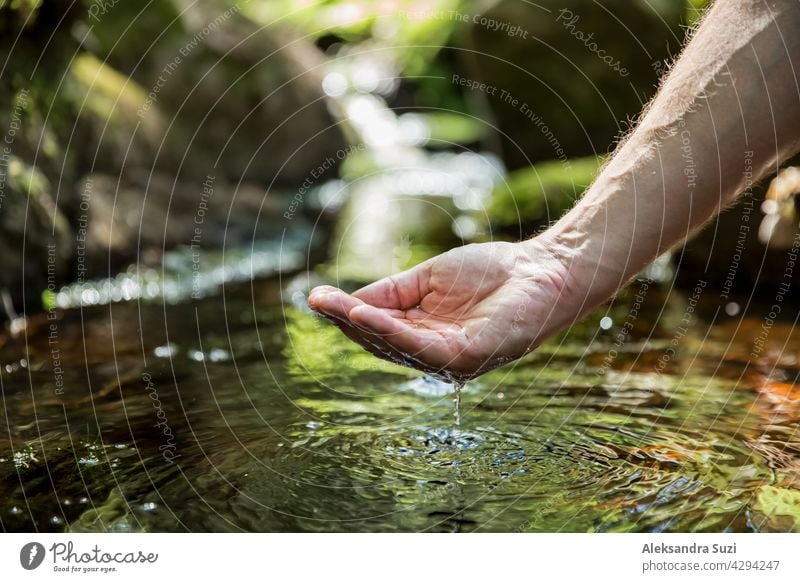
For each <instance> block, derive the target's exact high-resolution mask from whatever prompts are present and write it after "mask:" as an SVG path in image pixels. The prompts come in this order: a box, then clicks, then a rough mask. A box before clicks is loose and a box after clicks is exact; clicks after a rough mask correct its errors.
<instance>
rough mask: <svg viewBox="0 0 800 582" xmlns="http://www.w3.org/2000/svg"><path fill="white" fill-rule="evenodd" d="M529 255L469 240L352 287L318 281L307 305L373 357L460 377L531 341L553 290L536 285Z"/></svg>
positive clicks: (507, 356)
mask: <svg viewBox="0 0 800 582" xmlns="http://www.w3.org/2000/svg"><path fill="white" fill-rule="evenodd" d="M529 263H530V261H529V260H528V259H527V257H523V255H521V253H520V252H519V250H518V247H517V246H516V245H513V244H511V243H486V244H480V245H468V246H465V247H460V248H457V249H453V250H452V251H449V252H447V253H445V254H443V255H440V256H438V257H434V258H433V259H430V260H429V261H426V262H425V263H422V264H421V265H418V266H417V267H414V268H413V269H410V270H408V271H405V272H403V273H400V274H398V275H395V276H392V277H388V278H386V279H382V280H380V281H377V282H375V283H373V284H371V285H368V286H367V287H364V288H363V289H360V290H359V291H356V292H355V293H353V294H352V295H348V294H347V293H344V292H343V291H341V290H339V289H336V288H334V287H318V288H316V289H314V290H313V291H312V293H311V295H310V296H309V305H310V306H311V307H312V308H313V309H314V310H315V311H318V312H320V313H321V314H322V315H324V316H326V317H327V318H328V319H330V320H331V321H332V322H333V323H335V324H336V325H337V326H338V327H339V328H340V329H341V330H342V331H343V332H344V333H345V334H346V335H347V336H348V337H349V338H350V339H352V340H353V341H355V342H357V343H359V344H361V345H362V346H363V347H364V348H366V349H367V350H369V351H370V352H372V353H373V354H375V355H377V356H379V357H382V358H385V359H389V360H392V361H395V362H398V363H402V364H406V365H409V366H412V367H415V368H419V369H422V370H425V371H427V372H430V373H433V374H436V375H439V376H442V377H446V378H449V379H467V378H471V377H474V376H477V375H480V374H482V373H484V372H486V371H488V370H490V369H492V368H494V367H497V366H498V365H500V364H502V363H504V362H506V361H509V360H511V359H514V358H517V357H520V356H521V355H523V354H524V353H525V352H526V351H528V350H529V349H530V348H531V347H532V345H531V344H532V341H533V339H534V336H535V334H534V333H533V329H534V328H535V327H536V326H537V324H539V325H538V326H539V327H541V325H540V324H541V322H540V321H539V322H537V321H535V320H537V319H539V317H538V316H537V314H541V312H542V311H546V309H547V308H549V309H552V290H548V292H545V293H537V292H536V291H537V289H538V291H542V289H541V288H540V287H538V286H537V285H536V284H534V283H532V280H533V279H531V278H530V277H529V275H530V274H531V272H532V271H531V269H530V267H531V265H530V264H529ZM542 299H544V300H545V301H544V302H542V301H541V300H542ZM532 303H533V304H534V305H532ZM536 303H542V305H541V309H535V308H534V307H535V304H536Z"/></svg>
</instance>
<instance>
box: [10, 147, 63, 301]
mask: <svg viewBox="0 0 800 582" xmlns="http://www.w3.org/2000/svg"><path fill="white" fill-rule="evenodd" d="M51 192H52V187H51V184H50V182H49V181H48V180H47V178H45V176H44V175H43V174H42V173H41V172H40V171H38V170H37V169H35V168H33V167H31V166H29V165H27V164H25V163H24V162H23V161H22V160H20V159H19V158H17V157H16V156H13V155H12V156H6V155H0V255H2V257H3V269H2V270H0V287H2V288H4V289H5V290H7V291H8V293H9V296H10V299H11V300H12V302H13V305H14V308H15V309H16V310H17V311H21V310H22V309H23V307H25V309H26V310H27V309H28V308H29V306H30V308H32V309H34V310H35V309H37V308H38V307H40V305H41V293H42V291H44V290H45V289H46V288H47V287H48V285H52V286H57V285H59V284H60V283H62V282H63V281H64V280H65V278H66V277H67V272H68V266H69V262H70V257H71V255H72V241H71V237H70V228H69V225H68V223H67V221H66V219H65V218H64V216H63V215H62V214H61V212H59V210H58V209H57V208H56V205H55V203H54V202H53V197H52V195H51Z"/></svg>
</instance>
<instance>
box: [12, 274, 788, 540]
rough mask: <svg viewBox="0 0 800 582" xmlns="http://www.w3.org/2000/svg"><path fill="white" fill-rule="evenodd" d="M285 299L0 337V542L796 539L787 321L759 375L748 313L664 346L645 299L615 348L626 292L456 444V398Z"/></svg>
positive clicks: (37, 324)
mask: <svg viewBox="0 0 800 582" xmlns="http://www.w3.org/2000/svg"><path fill="white" fill-rule="evenodd" d="M286 287H287V282H286V281H277V280H274V281H266V282H259V283H255V284H253V285H250V284H249V283H244V284H238V285H229V286H226V287H225V288H224V292H223V293H220V294H218V295H214V296H211V297H207V298H204V299H202V300H196V301H191V300H187V301H184V302H183V303H179V304H177V305H168V306H165V305H163V304H159V303H158V302H157V301H156V302H148V303H136V302H123V303H116V304H112V305H105V306H97V307H91V308H84V309H82V310H81V309H73V310H66V311H63V312H60V311H59V312H53V313H54V314H57V317H55V318H53V317H52V316H51V317H48V315H47V314H44V315H41V316H38V317H36V318H32V319H31V320H30V321H29V323H28V327H27V329H26V330H25V331H24V332H21V333H18V334H17V335H14V336H12V335H9V334H6V335H4V336H2V338H0V343H2V352H0V354H2V362H1V363H2V370H1V371H0V380H2V410H3V414H2V415H1V416H0V476H2V480H0V528H1V529H2V530H4V531H63V530H65V529H71V530H73V531H281V532H283V531H461V532H467V531H503V532H509V531H530V532H535V531H580V532H583V531H793V530H798V529H800V461H799V459H800V437H799V436H798V432H797V419H798V417H799V416H800V388H798V386H797V385H796V384H795V381H796V380H797V374H798V361H800V360H798V357H800V340H798V336H797V334H793V333H792V327H791V325H790V323H781V322H776V323H775V324H774V325H773V327H772V328H771V331H770V334H769V337H768V338H767V340H766V343H765V348H764V350H763V351H762V352H761V353H760V354H758V355H757V356H756V357H754V356H753V354H752V349H753V343H754V338H756V337H757V335H758V332H759V331H760V330H761V329H762V323H763V319H762V318H761V317H760V316H759V315H758V313H757V311H758V310H757V309H756V308H753V309H752V313H751V314H750V315H746V316H742V315H739V316H737V317H730V316H727V315H724V312H721V311H720V310H719V309H716V308H714V307H713V306H711V307H709V308H708V309H706V310H705V311H702V310H698V312H697V315H696V316H695V317H694V319H693V322H692V325H691V326H689V329H688V331H687V333H685V334H681V335H680V337H678V339H677V344H674V342H673V340H674V339H675V338H676V336H677V334H676V329H678V328H677V326H676V325H675V323H674V322H675V321H676V320H679V319H680V318H681V316H682V315H683V313H684V309H685V307H686V300H685V298H681V297H680V296H679V295H676V294H673V296H672V298H671V299H669V300H668V301H665V300H664V298H663V296H660V295H659V294H658V293H656V292H655V291H651V293H650V295H649V296H648V298H647V301H646V305H643V306H641V307H639V308H637V311H639V313H638V315H637V316H636V318H635V321H634V324H633V328H632V331H631V332H630V333H629V334H628V335H625V336H624V337H623V340H624V341H619V338H620V337H621V336H620V330H621V329H622V325H623V323H624V322H625V321H627V320H628V319H629V315H630V313H631V302H632V301H633V299H632V298H633V295H634V293H633V292H631V293H628V294H627V295H624V296H623V297H622V298H621V299H620V301H618V303H617V305H616V306H614V307H613V308H612V309H611V310H610V311H609V312H608V313H606V311H605V309H604V310H602V313H600V312H598V313H597V314H595V315H594V316H592V317H590V318H589V319H588V320H587V321H586V322H585V323H583V324H581V325H580V326H578V327H576V328H575V329H574V330H572V332H571V333H569V334H568V335H562V336H561V337H559V338H556V339H555V340H554V341H552V342H550V343H548V344H546V345H545V346H543V347H542V348H541V349H540V350H538V351H537V352H536V353H535V354H533V355H532V356H530V357H528V358H526V359H525V360H523V361H522V362H520V363H517V364H516V365H512V366H507V367H505V368H503V369H500V370H497V371H495V372H493V373H491V374H488V375H486V376H485V377H482V378H480V379H478V380H476V381H473V382H471V383H468V384H467V386H466V387H465V388H464V390H463V393H462V395H461V399H462V403H461V405H462V408H461V422H460V426H457V427H456V426H455V423H454V417H453V393H452V387H450V386H448V385H445V384H442V383H439V382H436V381H433V380H430V379H426V378H424V377H422V376H421V375H419V374H418V373H416V372H413V371H411V370H407V369H404V368H400V367H397V366H394V365H391V364H388V363H383V362H381V361H379V360H377V359H375V358H374V357H372V356H371V355H369V354H366V353H364V352H362V351H360V350H359V349H358V348H357V347H356V346H355V345H352V344H351V343H350V342H349V341H347V340H346V339H345V338H344V337H343V336H341V335H340V334H339V332H338V331H337V330H335V329H333V328H332V327H331V326H329V325H327V324H325V323H324V322H322V321H321V320H319V319H317V318H316V317H314V316H313V315H311V314H309V313H308V312H306V311H304V310H303V309H302V301H301V300H300V299H302V298H301V297H298V294H297V293H295V297H294V302H292V301H291V299H290V298H287V297H286V294H285V293H282V288H286ZM603 316H608V317H610V318H611V324H612V325H611V327H610V329H607V330H605V329H602V327H608V320H606V321H605V322H604V324H603V326H602V327H601V326H600V325H599V324H598V322H599V321H600V318H601V317H603ZM711 321H713V325H712V326H710V327H709V326H708V323H709V322H711ZM51 326H55V327H51ZM53 330H55V331H53ZM671 345H676V346H677V347H676V348H675V349H674V355H671V356H670V357H668V358H665V356H664V354H667V353H670V350H669V348H670V346H671ZM659 362H661V363H659ZM59 392H61V393H59Z"/></svg>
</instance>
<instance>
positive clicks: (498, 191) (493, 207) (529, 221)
mask: <svg viewBox="0 0 800 582" xmlns="http://www.w3.org/2000/svg"><path fill="white" fill-rule="evenodd" d="M601 163H602V158H598V157H587V158H576V159H574V160H568V161H566V162H560V161H553V162H542V163H540V164H536V165H535V166H530V167H528V168H523V169H521V170H516V171H514V172H511V173H510V174H509V176H508V178H507V179H506V181H505V182H504V183H502V184H500V185H499V186H498V187H497V188H495V190H494V192H492V196H491V199H490V201H489V206H488V214H489V219H490V220H491V222H492V224H494V225H495V226H498V227H500V228H501V229H502V228H514V227H517V226H518V225H522V226H523V227H527V226H536V225H540V224H546V223H548V222H550V221H552V220H556V219H557V218H559V217H560V216H561V215H562V214H563V213H564V212H566V211H567V210H568V209H569V208H571V207H572V205H573V204H574V203H575V200H576V199H578V198H579V197H580V196H581V194H582V193H583V191H584V190H585V189H586V188H587V187H588V186H589V185H590V184H591V182H592V180H593V179H594V177H595V175H596V174H597V171H598V169H599V168H600V165H601ZM523 229H524V230H527V228H523Z"/></svg>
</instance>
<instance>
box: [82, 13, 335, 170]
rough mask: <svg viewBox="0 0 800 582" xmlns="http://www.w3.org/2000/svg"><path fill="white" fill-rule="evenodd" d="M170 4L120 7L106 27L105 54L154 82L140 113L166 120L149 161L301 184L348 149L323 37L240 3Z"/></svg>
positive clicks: (100, 35)
mask: <svg viewBox="0 0 800 582" xmlns="http://www.w3.org/2000/svg"><path fill="white" fill-rule="evenodd" d="M160 4H161V5H160V6H158V7H152V8H148V9H147V10H145V11H144V13H143V14H142V15H141V17H140V16H138V13H139V12H140V7H134V6H132V5H131V7H130V8H126V7H123V6H121V5H120V6H115V8H114V10H113V11H109V13H108V14H107V15H104V17H103V19H102V21H101V22H100V23H99V24H98V25H97V26H98V32H97V39H98V44H99V46H98V53H99V55H100V57H101V59H102V58H103V57H104V56H105V54H106V53H107V54H108V57H109V58H110V60H111V63H112V64H113V66H114V67H115V68H116V69H117V70H119V71H120V72H122V73H123V74H124V75H129V76H130V77H131V78H132V79H133V80H134V81H135V82H136V83H137V84H138V86H139V87H141V88H143V90H144V93H145V98H144V101H143V102H142V104H141V105H140V106H139V107H138V109H137V112H136V116H135V118H134V119H135V120H136V121H140V120H141V121H142V122H144V123H155V124H158V123H159V121H158V120H161V121H160V122H161V123H164V127H165V128H166V129H165V130H164V132H162V135H161V136H160V138H162V139H163V143H162V144H161V145H160V148H159V150H158V152H157V153H156V154H154V155H153V156H152V157H151V159H150V160H149V164H148V166H156V167H157V168H158V169H159V170H160V171H165V172H171V173H179V174H180V175H181V176H188V177H189V178H195V177H196V176H204V175H205V174H207V173H209V172H215V173H217V174H219V175H224V176H226V177H227V178H228V179H230V180H238V179H240V178H242V179H244V180H247V181H260V182H264V183H265V184H272V183H273V182H277V183H283V184H295V183H300V182H302V181H303V180H304V179H305V178H306V177H307V175H308V173H309V172H310V171H311V170H312V169H314V168H316V167H317V166H318V165H319V163H320V162H321V161H323V160H325V159H326V158H327V157H328V156H330V155H334V154H335V152H336V151H337V150H338V149H340V148H342V147H344V144H345V140H344V138H343V134H342V132H341V131H340V128H339V126H338V125H337V124H336V123H335V122H334V118H333V116H332V115H331V113H330V112H329V110H328V106H329V102H328V100H327V98H326V97H325V94H324V93H323V91H322V88H321V76H322V69H321V65H322V63H323V56H322V54H321V53H320V52H319V51H318V49H316V47H314V45H313V44H311V43H310V42H308V41H305V40H303V39H300V38H297V37H295V36H293V35H291V34H288V33H287V32H286V31H284V30H282V29H281V28H280V27H276V26H269V27H261V26H259V25H257V24H255V23H254V22H252V21H251V20H249V19H248V18H247V17H245V16H244V15H243V14H242V11H241V8H240V6H239V5H238V4H237V5H232V6H227V5H226V4H224V3H223V4H220V3H219V2H213V1H207V0H204V1H201V2H183V1H182V0H175V2H172V3H160ZM173 20H174V22H175V23H174V24H173V25H172V26H170V27H169V28H168V29H167V30H166V31H164V26H163V23H164V22H170V21H173ZM162 32H164V34H163V35H162V34H161V33H162ZM123 33H124V35H125V39H126V42H125V43H123V44H122V45H121V46H115V43H116V41H117V39H118V38H119V35H121V34H123ZM129 38H130V39H132V40H131V41H130V42H128V39H129ZM112 48H113V50H112ZM134 153H135V152H134Z"/></svg>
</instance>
